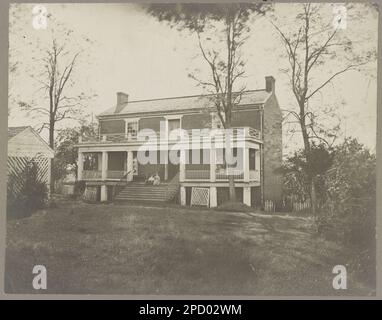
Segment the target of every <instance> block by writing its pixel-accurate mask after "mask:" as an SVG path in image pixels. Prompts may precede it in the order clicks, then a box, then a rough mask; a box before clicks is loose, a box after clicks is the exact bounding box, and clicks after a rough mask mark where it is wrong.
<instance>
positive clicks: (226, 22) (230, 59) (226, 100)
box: [148, 4, 269, 201]
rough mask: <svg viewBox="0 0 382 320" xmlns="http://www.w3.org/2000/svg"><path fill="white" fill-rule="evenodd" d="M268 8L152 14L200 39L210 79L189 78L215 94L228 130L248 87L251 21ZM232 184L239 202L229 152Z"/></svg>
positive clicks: (163, 8) (195, 7)
mask: <svg viewBox="0 0 382 320" xmlns="http://www.w3.org/2000/svg"><path fill="white" fill-rule="evenodd" d="M268 8H269V7H268V6H265V5H262V4H178V5H170V4H167V5H150V6H149V8H148V10H149V12H150V13H151V14H153V15H154V16H155V17H157V18H158V19H159V20H160V21H161V20H165V21H167V22H170V25H171V26H174V25H175V26H177V28H178V29H179V30H183V29H188V30H190V31H192V32H194V33H195V34H196V36H197V41H198V46H199V49H200V53H201V56H202V58H203V60H204V61H205V63H206V64H207V67H208V70H209V76H208V77H207V78H202V77H200V75H198V74H197V73H196V72H195V73H191V74H190V75H189V76H190V77H191V78H192V79H194V80H195V81H196V82H197V84H198V85H199V86H201V87H202V88H203V89H205V90H206V91H208V92H209V93H211V94H212V95H211V102H212V105H213V106H214V108H213V109H214V110H215V112H216V114H217V116H218V118H219V119H220V122H221V124H222V126H223V127H224V128H225V129H230V128H231V127H232V113H233V110H234V109H235V106H237V105H238V104H239V102H240V99H241V97H242V94H243V92H244V91H245V86H244V85H242V84H241V83H240V80H241V79H242V78H243V76H244V73H245V72H244V67H245V63H246V61H245V59H244V58H243V55H242V52H241V49H242V46H243V45H244V44H245V42H246V40H247V39H248V37H249V32H250V23H249V22H250V19H251V17H253V15H255V14H263V13H264V12H265V10H266V9H268ZM225 151H226V154H225V163H226V166H227V169H228V170H227V172H228V180H229V196H230V200H231V201H235V200H236V194H235V183H234V175H233V173H232V170H229V169H230V166H232V162H233V161H232V156H233V155H232V149H231V148H226V149H225Z"/></svg>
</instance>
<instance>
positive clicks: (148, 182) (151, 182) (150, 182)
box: [145, 174, 154, 184]
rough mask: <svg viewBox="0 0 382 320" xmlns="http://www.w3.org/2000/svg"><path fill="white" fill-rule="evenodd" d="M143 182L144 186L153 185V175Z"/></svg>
mask: <svg viewBox="0 0 382 320" xmlns="http://www.w3.org/2000/svg"><path fill="white" fill-rule="evenodd" d="M145 182H146V184H153V183H154V174H152V175H150V177H149V178H148V179H147V180H146V181H145Z"/></svg>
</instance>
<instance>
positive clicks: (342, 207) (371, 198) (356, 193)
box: [323, 138, 376, 285]
mask: <svg viewBox="0 0 382 320" xmlns="http://www.w3.org/2000/svg"><path fill="white" fill-rule="evenodd" d="M324 180H325V188H326V190H327V199H326V202H325V206H324V209H325V210H324V212H326V215H325V216H324V217H323V223H324V224H325V223H326V224H330V225H332V226H335V227H336V228H338V229H339V230H342V231H343V234H344V238H343V240H344V241H345V243H346V244H348V245H351V246H352V247H353V250H354V259H353V260H352V261H351V265H352V267H353V268H354V270H355V271H358V273H359V274H360V275H361V276H363V277H364V278H365V280H367V281H369V282H370V284H372V285H375V265H376V256H375V255H376V229H375V228H376V156H375V154H373V153H371V152H370V151H369V150H368V149H367V148H366V147H365V146H364V145H362V144H361V143H359V142H358V141H357V140H356V139H352V138H348V139H346V140H345V142H344V143H342V144H340V145H338V146H336V147H335V148H334V151H333V164H332V167H331V169H330V170H328V171H327V173H326V174H325V176H324ZM337 233H339V232H338V231H337Z"/></svg>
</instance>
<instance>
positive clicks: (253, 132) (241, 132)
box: [79, 127, 261, 144]
mask: <svg viewBox="0 0 382 320" xmlns="http://www.w3.org/2000/svg"><path fill="white" fill-rule="evenodd" d="M211 130H214V129H211ZM231 130H232V139H234V140H237V139H238V138H244V139H256V140H261V133H260V131H259V130H257V129H254V128H251V127H236V128H231ZM184 131H185V132H187V134H188V141H189V142H192V140H193V138H194V137H193V132H192V130H183V132H184ZM155 133H156V138H157V141H163V139H161V135H160V132H159V131H156V132H155ZM200 133H201V134H200V136H197V137H198V139H206V138H209V136H211V137H212V135H213V137H214V139H215V141H218V140H224V138H225V136H226V133H225V132H224V131H223V129H216V131H211V132H209V131H201V132H200ZM165 140H166V141H168V142H177V141H180V140H181V137H180V136H178V135H176V134H171V133H170V135H168V136H167V138H166V139H165ZM146 141H148V137H138V136H137V135H136V134H130V133H129V134H126V133H112V134H101V135H100V136H99V137H82V138H81V139H80V141H79V143H80V144H81V143H121V142H122V143H124V142H142V143H143V142H146Z"/></svg>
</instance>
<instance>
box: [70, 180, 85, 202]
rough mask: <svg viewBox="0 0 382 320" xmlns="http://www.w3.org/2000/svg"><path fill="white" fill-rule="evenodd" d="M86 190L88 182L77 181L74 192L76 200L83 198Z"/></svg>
mask: <svg viewBox="0 0 382 320" xmlns="http://www.w3.org/2000/svg"><path fill="white" fill-rule="evenodd" d="M85 188H86V182H85V181H83V180H80V181H76V182H75V183H74V191H73V196H74V197H75V198H78V197H81V196H82V195H83V193H84V191H85Z"/></svg>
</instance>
